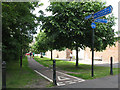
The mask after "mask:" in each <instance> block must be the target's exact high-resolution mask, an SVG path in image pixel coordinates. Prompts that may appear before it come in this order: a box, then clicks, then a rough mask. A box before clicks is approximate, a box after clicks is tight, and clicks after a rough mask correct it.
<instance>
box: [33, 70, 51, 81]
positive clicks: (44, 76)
mask: <svg viewBox="0 0 120 90" xmlns="http://www.w3.org/2000/svg"><path fill="white" fill-rule="evenodd" d="M34 71H35V72H36V73H38V74H39V75H41V76H42V77H44V78H45V79H47V80H49V81H50V82H53V80H52V79H50V78H48V77H46V76H45V75H43V74H41V73H40V72H38V71H37V70H34Z"/></svg>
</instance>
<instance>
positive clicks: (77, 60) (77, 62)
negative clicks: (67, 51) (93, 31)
mask: <svg viewBox="0 0 120 90" xmlns="http://www.w3.org/2000/svg"><path fill="white" fill-rule="evenodd" d="M76 67H78V46H76Z"/></svg>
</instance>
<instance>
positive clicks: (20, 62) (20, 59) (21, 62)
mask: <svg viewBox="0 0 120 90" xmlns="http://www.w3.org/2000/svg"><path fill="white" fill-rule="evenodd" d="M20 67H21V68H22V56H20Z"/></svg>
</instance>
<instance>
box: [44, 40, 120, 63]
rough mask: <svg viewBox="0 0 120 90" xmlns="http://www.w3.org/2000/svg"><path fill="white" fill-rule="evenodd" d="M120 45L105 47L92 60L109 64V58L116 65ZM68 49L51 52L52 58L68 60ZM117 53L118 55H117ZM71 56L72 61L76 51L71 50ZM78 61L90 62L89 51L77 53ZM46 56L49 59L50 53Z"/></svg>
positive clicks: (88, 49)
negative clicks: (111, 58)
mask: <svg viewBox="0 0 120 90" xmlns="http://www.w3.org/2000/svg"><path fill="white" fill-rule="evenodd" d="M118 46H120V43H119V44H118V42H116V46H112V47H107V48H106V50H104V51H102V52H94V59H95V60H101V61H103V62H109V61H110V57H113V62H114V63H117V62H118V58H119V59H120V48H118ZM70 52H71V50H70V49H66V50H64V51H57V50H53V58H63V59H68V58H69V57H70ZM118 52H119V53H118ZM72 54H73V57H74V59H75V58H76V51H75V50H72ZM78 55H79V60H91V58H92V52H91V51H90V48H86V49H85V50H81V49H80V51H79V53H78ZM46 56H48V57H50V56H51V53H50V51H48V52H46Z"/></svg>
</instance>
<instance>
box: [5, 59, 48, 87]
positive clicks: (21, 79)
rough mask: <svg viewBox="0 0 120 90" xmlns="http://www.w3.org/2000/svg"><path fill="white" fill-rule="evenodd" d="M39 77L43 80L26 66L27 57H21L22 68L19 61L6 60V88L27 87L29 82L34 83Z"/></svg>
mask: <svg viewBox="0 0 120 90" xmlns="http://www.w3.org/2000/svg"><path fill="white" fill-rule="evenodd" d="M39 79H42V80H44V79H43V78H42V77H41V76H39V75H38V74H37V73H35V72H34V71H33V70H32V69H31V68H29V67H28V60H27V57H25V58H23V66H22V68H20V66H19V61H11V62H7V75H6V86H7V88H26V86H28V87H27V88H29V87H31V84H33V83H36V82H37V81H38V80H39ZM41 82H42V81H41ZM46 82H47V81H46ZM45 85H46V87H47V86H48V85H49V83H47V84H46V83H45ZM38 86H39V85H38Z"/></svg>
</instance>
